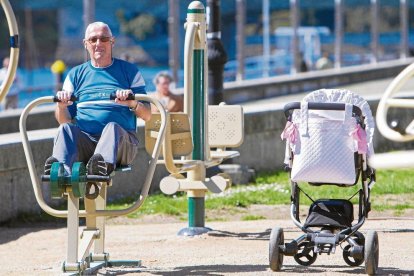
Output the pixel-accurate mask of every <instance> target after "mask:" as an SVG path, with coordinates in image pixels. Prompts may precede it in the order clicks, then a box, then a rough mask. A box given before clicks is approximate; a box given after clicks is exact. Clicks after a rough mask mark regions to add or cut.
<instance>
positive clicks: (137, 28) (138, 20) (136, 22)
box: [116, 9, 155, 40]
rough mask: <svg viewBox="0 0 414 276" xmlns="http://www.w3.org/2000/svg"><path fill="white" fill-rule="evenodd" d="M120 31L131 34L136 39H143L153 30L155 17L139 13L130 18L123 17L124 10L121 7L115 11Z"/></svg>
mask: <svg viewBox="0 0 414 276" xmlns="http://www.w3.org/2000/svg"><path fill="white" fill-rule="evenodd" d="M116 17H117V18H118V21H119V25H120V26H121V32H122V33H124V34H128V35H132V36H133V37H134V38H136V39H138V40H144V39H145V38H146V37H147V35H148V34H151V33H153V32H154V25H155V18H154V17H153V16H152V15H150V14H145V13H143V14H140V15H138V16H135V17H134V18H132V19H129V20H128V19H126V18H125V12H124V10H122V9H119V10H117V11H116Z"/></svg>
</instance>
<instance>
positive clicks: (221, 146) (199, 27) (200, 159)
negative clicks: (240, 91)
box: [145, 1, 243, 236]
mask: <svg viewBox="0 0 414 276" xmlns="http://www.w3.org/2000/svg"><path fill="white" fill-rule="evenodd" d="M185 28H186V34H185V42H184V112H176V113H172V112H171V113H168V112H167V129H166V135H165V139H164V142H163V160H159V161H158V163H160V164H165V166H166V168H167V170H168V172H169V173H170V175H169V176H167V177H165V178H163V179H162V180H161V183H160V189H161V191H162V192H163V193H165V194H168V195H171V194H174V193H176V192H179V191H184V192H187V196H188V227H187V228H184V229H181V230H180V231H179V232H178V235H183V236H193V235H199V234H203V233H206V232H208V231H210V230H211V229H210V228H207V227H205V220H204V217H205V206H204V205H205V204H204V203H205V195H206V192H207V191H211V192H213V193H220V192H222V191H224V190H225V189H226V188H228V187H229V186H230V185H231V179H230V177H229V176H228V175H226V174H223V173H221V174H217V175H214V176H212V177H210V178H207V177H206V169H207V168H210V167H213V166H217V165H219V164H221V163H222V162H223V161H224V160H225V159H229V158H234V157H237V156H239V152H237V151H230V150H226V148H229V147H230V148H234V147H238V146H240V145H241V143H242V142H243V109H242V107H241V106H237V105H225V104H220V105H218V106H208V89H207V83H208V82H207V76H208V74H207V72H208V70H207V66H208V63H207V43H206V15H205V8H204V5H203V4H202V3H201V2H199V1H193V2H191V3H190V5H189V6H188V10H187V22H186V24H185ZM159 125H160V121H159V118H158V117H157V116H156V115H155V114H153V116H152V118H151V120H150V122H148V123H147V124H146V131H145V139H146V141H145V145H146V149H147V151H149V152H150V151H152V147H153V145H154V139H155V137H156V136H157V135H158V129H159ZM213 149H214V150H213ZM184 174H186V176H184Z"/></svg>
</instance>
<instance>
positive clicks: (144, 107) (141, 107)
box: [130, 101, 151, 122]
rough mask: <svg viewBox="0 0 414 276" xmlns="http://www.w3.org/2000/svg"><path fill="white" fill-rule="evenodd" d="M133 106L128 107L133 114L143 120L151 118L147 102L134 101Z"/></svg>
mask: <svg viewBox="0 0 414 276" xmlns="http://www.w3.org/2000/svg"><path fill="white" fill-rule="evenodd" d="M134 102H135V103H136V105H135V106H132V107H130V108H131V111H132V112H134V114H135V116H138V117H140V118H141V119H142V120H144V121H145V122H147V121H149V120H150V119H151V107H150V105H149V104H144V103H142V102H136V101H134Z"/></svg>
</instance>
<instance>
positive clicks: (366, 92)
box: [241, 78, 414, 112]
mask: <svg viewBox="0 0 414 276" xmlns="http://www.w3.org/2000/svg"><path fill="white" fill-rule="evenodd" d="M392 80H393V78H389V79H382V80H374V81H367V82H362V83H356V84H351V85H346V86H340V87H336V88H341V89H347V90H350V91H352V92H355V93H356V94H358V95H360V96H362V97H364V98H365V99H366V100H369V99H379V98H380V97H381V96H382V95H383V94H384V92H385V90H386V88H387V87H388V85H389V84H390V83H391V81H392ZM321 88H322V87H321ZM309 92H311V91H308V92H305V93H299V94H294V95H287V96H280V97H274V98H269V99H264V100H258V101H251V102H247V103H243V104H241V105H242V106H243V109H244V111H245V112H250V111H253V110H254V111H257V110H260V109H262V110H268V109H281V108H283V106H284V105H285V104H286V103H288V102H294V101H300V100H301V99H302V98H303V97H304V96H305V95H306V94H308V93H309ZM400 93H401V94H400ZM413 93H414V78H413V79H411V80H409V81H408V82H407V83H406V84H405V85H404V86H403V87H402V89H401V92H399V93H398V94H399V95H407V94H408V95H412V94H413Z"/></svg>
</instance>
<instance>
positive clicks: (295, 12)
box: [290, 0, 300, 74]
mask: <svg viewBox="0 0 414 276" xmlns="http://www.w3.org/2000/svg"><path fill="white" fill-rule="evenodd" d="M298 1H299V0H290V25H291V28H292V31H293V35H292V65H291V70H290V72H291V74H295V73H297V72H299V71H300V69H299V66H300V65H299V43H298V26H299V2H298Z"/></svg>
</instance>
